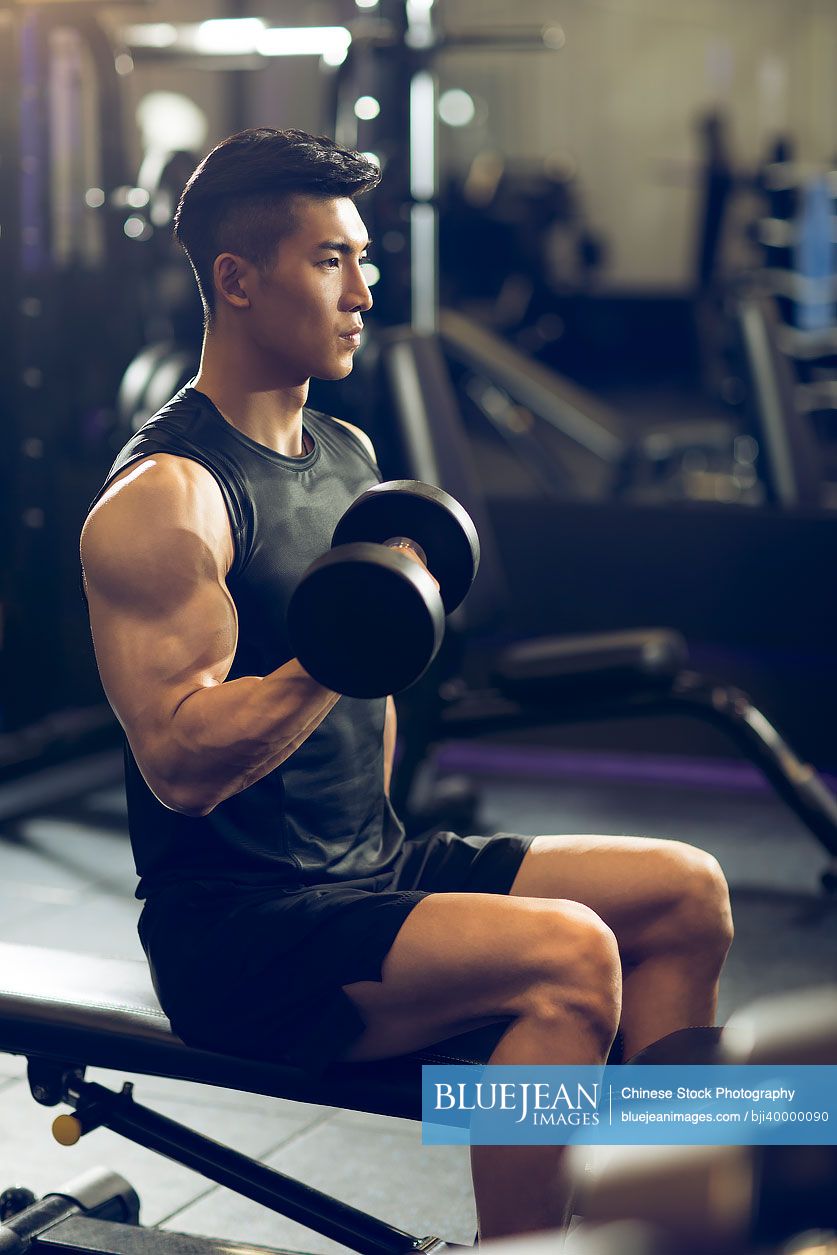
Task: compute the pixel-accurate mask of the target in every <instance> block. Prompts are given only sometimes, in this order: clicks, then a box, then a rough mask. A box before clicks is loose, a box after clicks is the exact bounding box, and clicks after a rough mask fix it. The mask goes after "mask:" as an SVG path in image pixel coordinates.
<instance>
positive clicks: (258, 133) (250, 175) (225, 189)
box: [174, 127, 381, 326]
mask: <svg viewBox="0 0 837 1255" xmlns="http://www.w3.org/2000/svg"><path fill="white" fill-rule="evenodd" d="M380 177H381V174H380V170H379V169H378V167H377V165H376V164H375V163H374V162H372V161H370V160H369V159H368V158H367V157H364V156H363V154H362V153H358V152H352V151H351V150H350V149H347V148H340V147H339V145H337V144H335V142H334V141H333V140H331V139H328V138H326V136H324V135H308V134H307V133H306V132H305V131H296V130H288V131H278V130H275V129H274V128H273V127H255V128H252V129H250V130H247V131H239V132H238V134H237V135H231V136H230V137H229V138H228V139H225V140H223V141H222V142H221V143H220V144H218V145H217V147H215V148H213V149H212V152H210V153H209V154H208V156H206V157H204V159H203V161H202V162H201V163H200V165H199V166H198V168H197V170H195V172H194V174H193V175H192V177H191V178H190V179H189V182H188V183H187V184H186V186H185V188H184V189H183V193H182V195H181V197H180V203H179V204H178V206H177V212H176V213H175V216H174V234H175V237H176V239H177V240H178V241H179V243H180V245H181V246H182V248H183V250H184V252H185V253H186V256H187V257H188V258H189V261H190V262H191V264H192V269H193V270H194V272H195V278H196V280H197V283H198V290H199V292H200V295H201V300H202V302H203V308H204V315H205V319H206V323H207V326H209V325H211V323H212V318H213V315H214V312H215V297H214V290H213V281H212V267H213V264H214V261H215V258H216V257H217V256H218V254H219V253H226V252H230V253H237V254H239V256H241V257H246V258H247V260H248V261H251V262H252V263H253V264H254V265H255V266H258V267H259V269H266V268H267V267H268V266H269V265H270V263H271V261H272V259H273V257H274V255H275V252H276V246H277V244H278V243H279V241H280V240H281V239H282V237H283V236H285V235H288V234H289V233H290V232H291V231H293V230H294V227H295V220H294V215H293V204H292V200H293V198H294V197H295V196H315V197H320V198H321V199H323V200H330V199H331V198H332V197H338V196H348V197H350V198H351V199H352V200H354V199H355V198H356V197H357V196H360V195H362V193H364V192H368V191H370V190H371V189H372V188H373V187H375V185H376V184H377V183H378V182H379V180H380Z"/></svg>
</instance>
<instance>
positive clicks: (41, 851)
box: [19, 818, 137, 897]
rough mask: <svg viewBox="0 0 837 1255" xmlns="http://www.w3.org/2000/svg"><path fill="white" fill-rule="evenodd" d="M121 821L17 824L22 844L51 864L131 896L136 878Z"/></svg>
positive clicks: (95, 884)
mask: <svg viewBox="0 0 837 1255" xmlns="http://www.w3.org/2000/svg"><path fill="white" fill-rule="evenodd" d="M124 825H125V821H124V819H123V820H122V823H121V825H120V824H119V823H118V821H116V820H115V821H114V827H113V828H93V827H89V826H88V827H85V826H84V825H83V824H81V823H80V822H77V821H69V820H65V819H59V818H43V819H29V820H26V821H25V822H24V823H21V824H20V829H19V830H20V833H21V836H22V837H23V839H24V841H25V842H26V847H27V849H29V850H30V851H31V852H32V853H36V854H38V855H39V856H40V857H42V858H43V859H45V860H46V861H47V862H48V863H49V864H50V865H52V866H56V865H57V866H60V867H63V868H64V869H65V870H66V871H67V872H68V873H70V874H74V875H77V876H80V877H83V878H84V879H85V880H86V882H87V883H88V884H89V885H92V886H95V887H96V888H101V889H106V890H109V891H111V892H114V893H119V894H120V895H126V896H128V897H131V896H133V892H134V889H135V887H136V882H137V877H136V872H135V871H134V860H133V858H132V855H131V847H130V845H129V844H128V841H127V840H126V836H125V827H124Z"/></svg>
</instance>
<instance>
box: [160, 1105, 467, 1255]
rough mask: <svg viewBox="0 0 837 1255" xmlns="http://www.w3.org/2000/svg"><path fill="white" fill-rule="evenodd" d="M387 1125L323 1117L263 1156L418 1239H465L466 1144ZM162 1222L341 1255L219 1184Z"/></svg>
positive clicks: (324, 1254)
mask: <svg viewBox="0 0 837 1255" xmlns="http://www.w3.org/2000/svg"><path fill="white" fill-rule="evenodd" d="M389 1123H390V1121H388V1120H387V1119H386V1117H381V1127H380V1129H378V1130H375V1129H373V1128H372V1127H360V1126H355V1127H352V1128H349V1127H346V1126H345V1125H343V1126H341V1125H338V1124H337V1122H336V1121H335V1120H330V1121H328V1122H327V1123H324V1124H322V1125H319V1126H317V1127H315V1128H314V1129H312V1130H310V1131H309V1132H308V1133H306V1134H304V1135H303V1136H301V1137H300V1138H298V1139H296V1140H294V1141H293V1142H291V1143H290V1144H289V1145H288V1146H287V1147H285V1148H284V1149H283V1150H281V1151H279V1152H278V1153H277V1154H274V1155H271V1156H270V1157H269V1158H268V1160H267V1162H268V1164H269V1165H270V1166H271V1167H274V1168H277V1169H278V1170H279V1171H280V1172H286V1173H287V1174H288V1175H289V1176H292V1177H294V1178H296V1179H298V1180H300V1181H303V1182H304V1183H305V1184H306V1185H310V1186H312V1187H313V1188H315V1189H319V1190H323V1191H324V1192H326V1193H327V1194H330V1195H333V1196H335V1197H337V1198H340V1199H343V1200H345V1201H346V1202H348V1203H351V1205H352V1206H354V1207H357V1208H359V1209H360V1210H362V1211H365V1212H369V1213H370V1214H372V1215H374V1216H378V1217H379V1218H380V1219H382V1220H386V1221H387V1222H388V1223H389V1224H393V1225H395V1226H397V1227H398V1228H401V1229H404V1230H406V1231H407V1232H410V1233H413V1234H415V1235H416V1236H418V1237H425V1236H427V1235H428V1234H430V1233H434V1234H436V1235H438V1236H441V1237H444V1238H446V1239H447V1240H448V1241H452V1242H462V1243H465V1244H467V1245H470V1244H471V1243H472V1241H473V1237H474V1232H475V1229H476V1219H475V1212H474V1204H473V1196H472V1189H471V1175H470V1162H469V1158H468V1151H467V1149H466V1148H464V1147H459V1146H434V1147H422V1146H421V1145H420V1143H419V1142H418V1139H417V1138H416V1139H414V1138H408V1137H405V1136H404V1134H403V1133H402V1132H390V1131H389V1130H388V1125H389ZM416 1131H417V1126H416ZM164 1227H165V1228H174V1229H183V1230H186V1231H188V1232H189V1233H196V1234H201V1235H204V1236H214V1237H219V1238H228V1239H231V1238H235V1237H238V1238H239V1239H243V1240H246V1241H250V1242H258V1243H263V1244H266V1245H273V1246H279V1247H289V1248H290V1249H291V1250H295V1251H308V1252H311V1255H344V1253H345V1252H346V1251H347V1249H348V1248H347V1247H344V1246H342V1245H340V1244H339V1243H337V1242H334V1241H332V1240H331V1239H329V1238H325V1237H322V1236H320V1235H319V1234H315V1233H313V1232H312V1231H311V1230H309V1229H306V1228H305V1227H304V1226H302V1225H298V1224H296V1223H295V1222H294V1221H292V1220H288V1219H286V1218H285V1217H284V1216H279V1215H274V1214H272V1213H271V1212H269V1211H268V1210H267V1209H266V1208H263V1207H259V1206H258V1205H257V1204H255V1203H251V1202H249V1201H248V1200H247V1199H243V1198H240V1197H238V1196H237V1195H234V1194H231V1193H230V1192H229V1191H227V1190H224V1189H217V1190H215V1191H214V1192H213V1193H212V1194H210V1195H208V1196H207V1197H206V1198H204V1199H201V1200H200V1201H199V1202H196V1203H194V1204H193V1205H191V1206H189V1207H187V1208H186V1209H185V1210H184V1211H183V1212H181V1213H180V1214H179V1215H177V1216H176V1217H173V1218H172V1219H171V1221H169V1222H167V1224H166V1225H165V1226H164Z"/></svg>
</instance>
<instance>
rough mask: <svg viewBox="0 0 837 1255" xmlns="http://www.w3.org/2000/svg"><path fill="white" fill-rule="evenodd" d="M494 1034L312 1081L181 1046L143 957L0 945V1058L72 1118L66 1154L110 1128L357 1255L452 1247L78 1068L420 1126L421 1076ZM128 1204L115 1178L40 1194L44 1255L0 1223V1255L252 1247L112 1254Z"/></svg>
mask: <svg viewBox="0 0 837 1255" xmlns="http://www.w3.org/2000/svg"><path fill="white" fill-rule="evenodd" d="M504 1028H505V1026H504V1025H502V1024H501V1025H492V1026H491V1027H489V1028H483V1029H479V1030H476V1031H475V1032H472V1033H468V1034H463V1035H462V1036H460V1037H456V1038H451V1039H450V1040H449V1041H447V1042H441V1043H439V1044H438V1045H434V1046H432V1047H430V1048H428V1049H427V1050H423V1051H419V1052H417V1053H415V1054H410V1055H405V1056H402V1057H398V1058H393V1059H385V1060H380V1061H376V1062H374V1063H346V1064H335V1065H332V1066H331V1067H330V1068H328V1069H327V1070H326V1071H325V1072H324V1073H322V1074H321V1075H320V1076H317V1077H312V1076H310V1075H309V1074H307V1073H305V1072H303V1071H301V1070H300V1069H298V1068H293V1067H288V1066H283V1065H280V1064H272V1063H264V1062H260V1061H256V1060H249V1059H240V1058H233V1057H232V1056H228V1055H222V1054H214V1053H212V1052H210V1051H206V1050H197V1049H193V1048H192V1047H190V1046H187V1045H185V1044H184V1043H183V1042H182V1041H181V1040H180V1039H179V1038H178V1037H177V1036H175V1034H174V1033H173V1032H172V1029H171V1026H170V1024H169V1021H168V1019H167V1018H166V1016H165V1015H164V1014H163V1012H162V1011H161V1009H160V1006H159V1003H158V1002H157V998H156V996H155V993H154V990H153V987H152V984H151V978H150V975H149V972H148V969H147V967H146V964H145V963H144V962H143V961H142V960H123V959H103V958H98V957H93V956H89V955H78V954H67V953H64V952H62V951H57V950H47V949H40V948H37V947H34V946H21V945H11V944H5V943H2V944H0V1051H2V1052H4V1053H7V1054H15V1055H23V1056H25V1057H26V1059H27V1061H28V1069H27V1071H28V1081H29V1088H30V1090H31V1092H32V1096H33V1097H34V1098H35V1100H36V1101H37V1102H39V1103H41V1104H43V1105H44V1106H56V1105H57V1104H59V1103H66V1104H68V1105H69V1106H70V1107H71V1108H73V1114H63V1115H59V1116H58V1117H57V1119H56V1121H55V1122H54V1125H53V1131H54V1134H55V1136H56V1138H57V1140H58V1141H60V1142H62V1143H63V1144H65V1145H71V1144H73V1143H74V1142H76V1141H77V1140H78V1139H79V1137H81V1136H83V1135H84V1134H85V1133H88V1132H90V1131H91V1130H92V1129H95V1128H99V1127H105V1128H109V1129H112V1130H113V1131H114V1132H116V1133H119V1134H121V1135H122V1136H124V1137H127V1138H129V1139H130V1140H131V1141H134V1142H137V1143H138V1144H139V1145H141V1146H146V1147H148V1148H149V1149H151V1150H154V1151H157V1152H158V1153H160V1154H162V1155H165V1156H167V1157H168V1158H170V1159H174V1160H176V1161H177V1162H178V1163H182V1164H184V1165H186V1166H187V1167H189V1168H192V1169H193V1170H194V1171H196V1172H199V1173H201V1174H202V1175H203V1176H205V1177H208V1178H209V1179H210V1180H212V1181H215V1182H217V1183H218V1184H219V1185H225V1186H227V1187H228V1188H230V1189H232V1190H235V1191H236V1192H237V1193H239V1194H242V1195H244V1196H245V1197H247V1198H250V1199H253V1200H254V1201H256V1202H258V1203H261V1204H263V1205H264V1206H266V1207H268V1208H271V1209H272V1210H273V1211H276V1212H279V1213H280V1214H282V1215H284V1216H288V1217H289V1218H291V1219H292V1220H295V1221H297V1222H298V1223H300V1224H303V1225H306V1226H307V1227H308V1228H310V1229H313V1230H315V1231H316V1232H317V1233H321V1234H324V1235H325V1236H326V1237H329V1238H331V1239H333V1240H334V1241H336V1242H341V1243H342V1244H343V1245H345V1246H348V1247H350V1248H351V1249H352V1250H355V1251H361V1252H364V1253H365V1255H406V1252H415V1251H433V1252H442V1251H452V1250H455V1249H459V1248H456V1247H453V1246H450V1245H448V1244H446V1243H445V1242H443V1241H442V1240H440V1239H439V1238H435V1237H425V1238H417V1237H414V1236H413V1235H412V1234H409V1233H404V1232H402V1231H401V1230H399V1229H396V1228H394V1227H393V1226H391V1225H388V1224H386V1223H385V1222H384V1221H382V1220H378V1219H376V1218H375V1217H374V1216H370V1215H367V1214H365V1213H364V1212H362V1211H359V1210H357V1209H356V1208H354V1207H351V1206H349V1205H348V1204H346V1203H342V1202H340V1201H339V1200H337V1199H335V1198H331V1197H330V1196H328V1195H327V1194H323V1193H321V1192H320V1191H319V1190H315V1189H312V1188H311V1187H310V1186H307V1185H304V1184H302V1183H301V1182H299V1181H295V1180H293V1179H292V1178H290V1177H287V1176H285V1175H284V1174H283V1173H281V1172H278V1171H276V1170H275V1169H273V1168H268V1167H267V1166H265V1165H264V1164H261V1163H259V1162H258V1161H256V1160H254V1159H250V1158H248V1157H247V1156H246V1155H243V1154H240V1153H239V1152H238V1151H235V1150H232V1149H231V1148H230V1147H228V1146H223V1145H221V1144H219V1143H218V1142H215V1141H212V1140H211V1139H210V1138H207V1137H205V1136H203V1135H202V1134H199V1133H196V1132H194V1131H193V1130H192V1129H189V1128H187V1127H186V1126H184V1125H182V1124H179V1123H177V1122H176V1121H174V1120H170V1119H168V1118H167V1117H165V1116H162V1115H160V1114H158V1113H157V1112H155V1111H152V1110H150V1109H149V1108H147V1107H144V1106H142V1105H140V1104H139V1103H137V1102H135V1100H134V1098H133V1095H132V1086H131V1084H130V1083H126V1084H125V1085H124V1086H123V1088H122V1090H121V1091H119V1092H117V1091H113V1090H110V1089H107V1088H106V1087H105V1086H103V1085H99V1084H97V1083H94V1082H91V1081H87V1080H85V1070H86V1068H88V1067H101V1068H108V1069H111V1070H115V1071H126V1072H132V1073H140V1074H143V1075H146V1076H162V1077H170V1078H172V1079H176V1080H182V1081H198V1082H202V1083H204V1084H209V1085H218V1086H222V1087H224V1088H227V1089H234V1090H242V1091H245V1092H247V1093H253V1094H265V1095H268V1096H271V1097H278V1098H286V1099H291V1100H293V1101H297V1102H308V1103H315V1104H318V1105H325V1106H329V1107H343V1108H348V1109H350V1110H354V1111H367V1112H374V1113H375V1114H378V1115H392V1116H401V1117H405V1118H407V1119H412V1120H420V1119H421V1065H422V1064H423V1063H446V1062H450V1063H473V1062H485V1061H486V1060H487V1059H488V1057H489V1055H490V1054H491V1052H492V1050H493V1048H494V1045H495V1044H496V1042H497V1041H498V1040H499V1037H500V1035H501V1033H502V1032H503V1031H504ZM132 1193H133V1192H132V1191H131V1189H130V1186H128V1185H127V1183H126V1182H124V1181H122V1180H121V1178H118V1177H115V1176H114V1175H113V1174H112V1173H110V1174H108V1173H106V1174H104V1176H103V1177H102V1179H101V1180H93V1181H87V1182H82V1184H81V1186H80V1187H79V1189H78V1191H77V1192H76V1193H75V1195H74V1196H73V1191H72V1189H71V1187H66V1189H65V1191H62V1192H59V1194H56V1195H48V1196H47V1197H46V1198H45V1199H44V1200H42V1202H41V1203H40V1204H36V1208H37V1207H40V1208H41V1209H42V1210H43V1211H44V1214H45V1215H46V1217H47V1220H48V1221H49V1223H50V1224H51V1225H55V1221H56V1215H57V1216H58V1219H59V1223H58V1224H57V1227H55V1228H51V1229H50V1230H48V1232H49V1233H50V1235H51V1236H50V1239H49V1240H50V1241H54V1242H55V1243H56V1244H55V1245H54V1246H50V1245H47V1244H46V1243H47V1237H46V1235H44V1236H41V1237H38V1239H37V1242H38V1245H36V1246H34V1247H31V1246H29V1245H26V1246H23V1245H21V1246H14V1245H12V1244H9V1245H8V1246H6V1245H4V1236H5V1235H4V1225H3V1224H2V1221H0V1252H4V1253H5V1252H6V1251H7V1250H8V1251H9V1252H11V1251H24V1250H26V1251H28V1250H38V1251H41V1250H43V1251H46V1250H56V1251H57V1250H59V1249H60V1250H61V1251H64V1252H72V1251H75V1252H82V1251H89V1250H92V1251H102V1252H105V1251H108V1252H113V1251H118V1252H121V1251H124V1250H130V1251H131V1252H151V1251H154V1252H161V1253H165V1252H171V1255H174V1252H175V1251H176V1252H177V1253H178V1255H184V1253H185V1252H186V1251H189V1252H196V1253H197V1252H199V1251H200V1252H209V1251H221V1250H223V1251H224V1252H228V1253H230V1252H233V1251H238V1250H241V1251H242V1252H243V1251H244V1250H245V1249H246V1250H248V1251H252V1250H254V1249H256V1248H254V1247H252V1246H250V1245H248V1246H247V1247H246V1248H245V1247H241V1248H239V1247H238V1246H236V1245H235V1244H231V1243H227V1242H224V1243H218V1242H215V1241H214V1240H209V1239H198V1238H189V1239H184V1236H183V1235H181V1234H174V1233H167V1232H165V1231H161V1230H143V1229H133V1230H132V1231H131V1233H130V1237H131V1241H130V1244H129V1245H124V1244H123V1245H114V1244H113V1241H112V1234H113V1231H114V1224H113V1222H114V1220H120V1221H122V1222H123V1223H125V1222H127V1223H129V1224H135V1223H136V1220H137V1215H138V1205H137V1203H136V1199H135V1197H134V1198H133V1199H132ZM61 1200H63V1203H62V1202H61ZM22 1214H23V1215H24V1216H25V1215H26V1214H27V1213H26V1212H24V1213H22ZM35 1219H36V1218H35ZM11 1223H14V1224H16V1225H17V1224H18V1221H17V1220H14V1219H13V1221H12V1222H11ZM20 1223H22V1221H21V1222H20ZM33 1223H35V1220H33ZM59 1231H60V1241H59ZM120 1240H121V1239H120ZM184 1240H185V1241H186V1243H187V1245H185V1246H184V1245H183V1243H184ZM109 1242H110V1244H108V1243H109Z"/></svg>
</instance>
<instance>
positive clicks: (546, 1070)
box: [422, 1064, 837, 1146]
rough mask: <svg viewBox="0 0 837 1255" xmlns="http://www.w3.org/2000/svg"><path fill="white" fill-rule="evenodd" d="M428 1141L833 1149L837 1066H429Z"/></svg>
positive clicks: (425, 1077) (425, 1087)
mask: <svg viewBox="0 0 837 1255" xmlns="http://www.w3.org/2000/svg"><path fill="white" fill-rule="evenodd" d="M422 1141H423V1143H424V1144H425V1145H426V1146H450V1145H473V1146H524V1145H525V1146H541V1145H552V1146H554V1145H560V1144H569V1143H575V1144H578V1145H585V1146H596V1145H603V1146H617V1145H632V1146H637V1145H644V1146H661V1145H662V1146H683V1145H686V1146H759V1145H772V1146H834V1145H837V1066H828V1067H826V1066H795V1067H791V1066H787V1067H785V1066H778V1065H772V1066H764V1065H756V1064H748V1065H739V1066H732V1065H726V1064H723V1065H721V1064H701V1065H698V1064H683V1065H680V1064H678V1065H676V1066H675V1065H671V1064H667V1065H645V1066H642V1067H638V1066H625V1065H620V1066H612V1067H595V1066H588V1065H569V1064H568V1065H566V1066H560V1067H559V1066H544V1067H505V1066H503V1067H501V1066H496V1065H485V1066H478V1065H468V1066H460V1065H456V1066H454V1065H451V1066H440V1065H433V1066H426V1067H423V1068H422Z"/></svg>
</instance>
